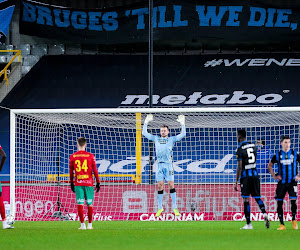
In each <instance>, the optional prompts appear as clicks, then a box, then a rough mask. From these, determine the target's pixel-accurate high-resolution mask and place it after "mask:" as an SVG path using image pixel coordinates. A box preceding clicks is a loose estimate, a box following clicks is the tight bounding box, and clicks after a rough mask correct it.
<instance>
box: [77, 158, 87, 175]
mask: <svg viewBox="0 0 300 250" xmlns="http://www.w3.org/2000/svg"><path fill="white" fill-rule="evenodd" d="M75 165H76V169H75V170H76V172H81V170H82V169H83V170H84V172H87V170H88V166H87V160H84V161H83V163H82V164H81V161H80V160H76V161H75Z"/></svg>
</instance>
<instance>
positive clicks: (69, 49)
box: [66, 44, 82, 55]
mask: <svg viewBox="0 0 300 250" xmlns="http://www.w3.org/2000/svg"><path fill="white" fill-rule="evenodd" d="M81 52H82V51H81V45H80V44H72V45H70V44H68V45H66V54H67V55H80V54H81Z"/></svg>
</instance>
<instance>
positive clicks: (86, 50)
mask: <svg viewBox="0 0 300 250" xmlns="http://www.w3.org/2000/svg"><path fill="white" fill-rule="evenodd" d="M97 53H98V46H97V45H93V44H82V54H86V55H95V54H97Z"/></svg>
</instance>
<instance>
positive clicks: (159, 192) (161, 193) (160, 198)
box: [158, 190, 164, 209]
mask: <svg viewBox="0 0 300 250" xmlns="http://www.w3.org/2000/svg"><path fill="white" fill-rule="evenodd" d="M163 198H164V190H159V191H158V209H162V201H163Z"/></svg>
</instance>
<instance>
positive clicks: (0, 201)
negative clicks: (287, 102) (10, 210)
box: [0, 196, 5, 220]
mask: <svg viewBox="0 0 300 250" xmlns="http://www.w3.org/2000/svg"><path fill="white" fill-rule="evenodd" d="M0 214H1V218H2V220H5V207H4V203H3V198H2V196H0Z"/></svg>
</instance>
